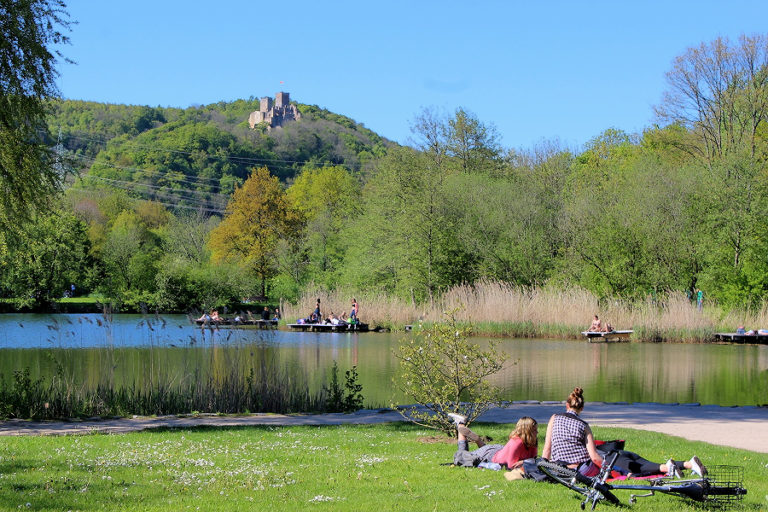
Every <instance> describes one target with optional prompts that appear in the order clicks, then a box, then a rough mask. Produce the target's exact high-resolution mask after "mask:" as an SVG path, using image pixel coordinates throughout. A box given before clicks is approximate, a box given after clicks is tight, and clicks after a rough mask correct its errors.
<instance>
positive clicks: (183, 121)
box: [49, 98, 394, 210]
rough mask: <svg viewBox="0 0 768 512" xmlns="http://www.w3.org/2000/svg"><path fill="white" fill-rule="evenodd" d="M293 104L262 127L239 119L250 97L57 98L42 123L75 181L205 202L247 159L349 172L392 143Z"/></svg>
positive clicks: (210, 204)
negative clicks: (289, 116)
mask: <svg viewBox="0 0 768 512" xmlns="http://www.w3.org/2000/svg"><path fill="white" fill-rule="evenodd" d="M297 107H298V109H299V111H300V112H301V114H302V118H301V120H300V121H297V122H289V123H286V124H285V126H283V127H281V128H276V129H273V130H271V131H267V129H266V127H264V126H258V125H257V127H256V129H251V128H250V127H249V126H248V115H249V114H250V113H251V112H253V111H254V110H258V109H259V100H258V99H255V98H250V99H248V100H236V101H232V102H218V103H214V104H210V105H204V106H199V107H190V108H187V109H179V108H163V107H147V106H132V105H113V104H104V103H96V102H88V101H75V100H63V101H58V102H56V103H55V104H54V109H53V115H51V116H50V118H49V125H50V128H51V133H53V134H54V135H57V134H58V135H59V142H60V144H61V146H62V147H63V148H64V149H65V150H66V153H67V154H68V155H70V156H71V157H72V162H71V165H73V166H74V167H76V168H78V169H79V170H80V171H81V174H82V175H83V177H84V178H85V180H84V182H85V183H89V184H92V185H98V184H103V185H110V186H112V187H116V188H121V189H125V190H129V191H130V192H131V194H132V195H136V196H139V197H142V198H144V199H154V200H157V201H160V202H165V203H171V202H173V203H176V204H182V205H183V204H185V203H189V204H188V206H203V207H205V208H209V209H213V210H220V209H222V208H223V207H224V205H225V204H226V198H227V196H228V195H229V194H231V192H232V191H233V190H234V187H235V185H236V184H242V183H243V182H244V180H245V179H246V178H247V176H248V174H249V173H250V170H251V169H253V168H254V167H261V166H266V167H267V168H268V169H269V170H270V172H271V173H272V174H273V175H275V176H278V177H279V178H280V179H281V180H282V181H284V182H290V181H291V180H292V179H293V178H294V177H295V176H296V174H298V172H299V171H300V170H301V169H302V167H304V166H305V165H306V164H316V165H324V164H333V165H343V166H344V167H346V168H348V169H349V170H350V171H351V172H352V173H353V174H355V173H360V172H363V171H364V170H365V169H366V168H367V166H368V164H369V163H370V162H371V161H372V160H374V159H376V158H378V157H380V156H383V155H384V154H385V153H386V151H387V148H388V147H391V146H393V145H394V144H393V143H392V142H391V141H388V140H386V139H384V138H383V137H380V136H379V135H377V134H376V133H374V132H372V131H371V130H369V129H367V128H365V127H364V126H363V125H362V124H359V123H357V122H355V121H353V120H352V119H350V118H348V117H345V116H341V115H338V114H334V113H332V112H329V111H328V110H325V109H321V108H319V107H317V106H314V105H304V104H297ZM81 183H82V182H81ZM179 193H181V194H183V195H182V196H180V195H179ZM179 197H181V199H180V200H179Z"/></svg>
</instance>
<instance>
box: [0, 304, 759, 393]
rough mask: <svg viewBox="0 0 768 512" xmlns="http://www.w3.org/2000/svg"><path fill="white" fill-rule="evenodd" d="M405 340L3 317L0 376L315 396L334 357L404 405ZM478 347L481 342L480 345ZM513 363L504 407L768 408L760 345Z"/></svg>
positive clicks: (171, 322) (633, 347) (591, 347)
mask: <svg viewBox="0 0 768 512" xmlns="http://www.w3.org/2000/svg"><path fill="white" fill-rule="evenodd" d="M404 336H405V334H404V333H311V332H289V331H283V330H259V329H227V328H221V329H219V330H209V329H205V330H202V329H200V328H199V327H196V326H194V325H192V324H191V322H190V321H189V319H188V318H187V317H186V316H183V315H164V316H160V317H153V316H141V315H114V316H112V317H111V318H105V317H104V316H102V315H99V314H72V315H34V314H4V315H0V374H2V377H3V379H5V381H6V382H8V381H9V380H10V378H11V376H12V375H13V372H14V370H21V369H24V368H27V367H28V368H30V371H31V374H32V376H33V377H36V376H45V377H46V378H50V377H51V376H53V375H54V374H55V373H56V372H57V368H58V371H59V372H63V374H64V375H65V376H66V377H67V378H68V379H70V380H71V381H72V382H74V383H77V384H78V385H83V386H96V385H97V384H98V383H104V382H108V383H110V384H111V385H115V386H118V387H119V386H124V385H131V384H135V383H137V382H142V381H147V380H148V379H150V380H151V379H157V380H159V381H165V382H168V383H173V382H180V381H184V380H188V379H194V378H196V377H195V376H198V375H206V374H215V375H221V374H223V373H226V372H227V371H229V369H231V368H233V367H235V366H237V367H242V368H246V369H247V368H249V367H254V366H255V365H259V366H261V367H264V366H265V365H269V366H268V367H269V368H279V369H280V370H281V371H284V372H287V373H288V374H293V375H297V376H301V377H302V378H303V379H305V380H306V381H307V382H308V383H309V385H310V387H315V388H319V387H320V386H321V384H322V383H323V382H324V381H325V380H326V379H327V376H328V373H329V369H330V368H331V367H332V365H333V362H334V361H336V362H337V364H338V367H339V370H340V375H341V376H343V373H344V371H345V370H347V369H349V368H351V367H352V365H356V366H357V370H358V373H359V382H360V383H361V384H362V385H363V391H362V394H363V395H364V397H365V403H366V405H371V406H388V405H390V404H391V403H408V399H407V398H406V397H404V396H403V395H401V394H399V393H398V392H396V391H395V390H394V386H393V385H392V377H393V375H395V373H396V371H397V367H398V364H397V359H396V358H395V357H394V355H393V351H394V349H395V348H396V346H397V343H398V340H399V339H401V338H402V337H404ZM477 341H478V342H479V343H485V342H487V340H482V339H478V340H477ZM500 348H501V349H502V350H504V351H505V352H506V353H507V354H509V356H510V359H509V363H508V364H507V366H506V367H505V368H504V370H503V371H502V372H500V373H499V374H497V375H494V376H493V377H492V381H493V383H494V384H496V385H497V386H499V387H500V388H501V389H502V397H503V399H505V400H563V399H565V397H567V395H568V393H569V392H570V390H571V389H572V388H573V387H574V386H577V385H578V386H581V387H583V388H584V390H585V397H586V399H587V400H588V401H590V400H594V401H609V402H613V401H629V402H665V403H669V402H679V403H689V402H700V403H702V404H717V405H757V404H765V403H766V402H768V346H765V345H726V344H675V343H664V344H649V343H610V344H597V343H587V342H586V341H573V340H568V341H566V340H538V339H504V340H502V341H501V344H500Z"/></svg>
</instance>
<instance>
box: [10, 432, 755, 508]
mask: <svg viewBox="0 0 768 512" xmlns="http://www.w3.org/2000/svg"><path fill="white" fill-rule="evenodd" d="M475 427H476V430H477V431H479V432H481V433H483V434H488V435H491V436H493V437H494V438H495V439H497V440H503V439H505V438H506V436H507V434H508V432H509V430H510V429H511V425H496V424H494V425H479V426H478V425H475ZM594 430H595V434H596V436H597V437H599V438H602V439H614V438H623V439H627V448H628V449H632V450H634V451H637V452H639V453H641V454H643V455H644V456H646V457H648V458H650V459H652V460H659V461H661V460H666V459H667V458H668V457H670V456H674V457H679V458H683V457H690V456H691V455H692V454H693V453H696V454H697V455H699V456H700V457H701V458H702V459H703V460H704V462H705V463H709V464H714V463H716V462H717V463H721V464H737V465H742V466H744V468H745V484H746V487H747V488H748V490H749V494H748V496H747V497H746V498H745V501H744V505H743V509H744V510H760V509H764V508H766V507H768V478H766V477H768V467H766V464H767V463H768V456H766V455H764V454H756V453H752V452H748V451H744V450H736V449H731V448H722V447H717V446H712V445H708V444H705V443H699V442H689V441H684V440H681V439H680V438H674V437H669V436H664V435H661V434H656V433H650V432H640V431H633V430H628V429H608V428H596V429H594ZM540 434H541V436H543V434H544V428H541V429H540ZM433 435H434V432H432V431H428V430H425V429H421V428H418V427H416V426H412V425H406V424H401V423H392V424H385V425H360V426H350V425H345V426H333V427H294V426H291V427H249V428H238V429H196V430H165V431H154V432H142V433H131V434H121V435H85V436H67V437H7V438H4V439H3V440H2V443H0V510H19V509H21V510H73V511H74V510H81V511H86V510H146V511H154V510H157V511H160V510H163V511H165V510H180V511H181V510H204V511H205V510H211V511H220V510H222V511H226V510H232V511H235V510H267V511H276V510H301V511H305V510H312V511H314V510H317V511H324V510H334V511H336V510H342V511H343V510H355V511H357V510H371V509H375V510H376V511H377V512H378V511H386V510H407V511H420V510H425V511H426V510H430V511H431V510H461V511H469V510H478V511H484V512H485V511H487V510H528V511H539V510H550V511H557V510H564V511H574V512H576V511H578V510H579V500H578V499H577V498H576V494H574V493H572V492H570V491H569V490H567V489H566V488H565V487H562V486H559V485H554V484H544V483H534V482H531V481H517V482H507V481H506V480H505V479H504V478H503V476H502V474H501V473H500V472H493V471H487V470H480V469H472V468H455V467H450V466H443V465H441V463H444V462H448V461H450V460H452V455H453V451H454V444H453V443H452V442H425V441H424V438H426V437H431V436H433ZM540 442H541V441H540ZM618 493H619V497H620V499H622V501H623V502H624V503H626V500H627V498H628V497H629V496H628V493H627V492H626V491H625V492H621V491H618ZM631 508H632V509H633V510H643V511H646V510H648V511H652V510H670V509H674V510H676V511H680V510H700V509H699V508H697V507H696V506H695V505H692V504H690V503H688V502H686V501H684V500H681V499H677V498H674V497H668V496H655V497H652V498H644V499H642V500H641V501H639V502H638V503H637V504H636V505H634V506H632V507H631ZM598 510H617V509H616V508H615V507H612V506H610V505H599V506H598Z"/></svg>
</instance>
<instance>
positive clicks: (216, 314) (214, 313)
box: [211, 309, 222, 324]
mask: <svg viewBox="0 0 768 512" xmlns="http://www.w3.org/2000/svg"><path fill="white" fill-rule="evenodd" d="M221 320H222V318H221V317H220V316H219V312H218V311H216V310H215V309H212V310H211V322H213V323H215V324H218V323H219V322H221Z"/></svg>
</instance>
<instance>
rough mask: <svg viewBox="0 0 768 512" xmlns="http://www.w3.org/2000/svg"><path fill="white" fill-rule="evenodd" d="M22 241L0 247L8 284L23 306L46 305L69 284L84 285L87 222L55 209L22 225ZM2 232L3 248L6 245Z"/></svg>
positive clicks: (86, 261) (19, 303) (86, 254)
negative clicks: (6, 249) (10, 245)
mask: <svg viewBox="0 0 768 512" xmlns="http://www.w3.org/2000/svg"><path fill="white" fill-rule="evenodd" d="M17 237H18V239H19V243H18V244H16V245H15V246H13V247H11V248H10V250H8V251H7V252H4V253H3V252H2V251H0V268H2V272H1V273H2V274H3V281H5V283H4V284H5V286H6V287H8V289H9V291H10V292H11V293H12V294H13V295H14V297H15V300H16V302H17V304H18V305H20V306H33V307H35V306H40V305H47V304H50V303H51V302H53V301H54V300H55V299H57V298H59V297H61V296H62V295H63V293H64V291H65V290H69V286H70V284H73V283H77V284H78V286H81V285H82V284H83V283H84V281H83V279H84V275H85V274H86V270H87V268H88V266H89V263H90V259H89V257H88V238H87V235H86V232H85V225H84V224H83V223H82V222H81V221H79V220H77V219H76V218H75V217H74V216H73V215H72V214H70V213H66V212H62V211H55V212H52V213H48V214H46V215H37V216H35V217H33V218H32V219H31V220H30V222H28V223H25V224H24V225H22V226H21V227H20V229H19V231H18V233H17ZM3 239H4V236H3V234H2V233H0V248H2V247H3V245H4V243H3V242H4V240H3Z"/></svg>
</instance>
